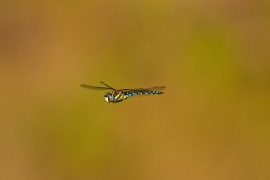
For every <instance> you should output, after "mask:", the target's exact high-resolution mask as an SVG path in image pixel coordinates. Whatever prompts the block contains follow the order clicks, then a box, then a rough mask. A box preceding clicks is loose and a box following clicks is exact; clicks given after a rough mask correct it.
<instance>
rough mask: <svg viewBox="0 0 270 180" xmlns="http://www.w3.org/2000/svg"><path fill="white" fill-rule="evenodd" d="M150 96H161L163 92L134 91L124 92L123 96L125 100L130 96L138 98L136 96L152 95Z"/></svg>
mask: <svg viewBox="0 0 270 180" xmlns="http://www.w3.org/2000/svg"><path fill="white" fill-rule="evenodd" d="M152 94H163V92H160V91H150V90H148V91H146V90H135V91H127V92H124V95H125V96H126V98H129V97H131V96H138V95H152Z"/></svg>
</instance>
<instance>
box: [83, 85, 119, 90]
mask: <svg viewBox="0 0 270 180" xmlns="http://www.w3.org/2000/svg"><path fill="white" fill-rule="evenodd" d="M80 86H81V87H83V88H86V89H92V90H98V91H100V90H108V89H112V88H109V87H97V86H90V85H86V84H81V85H80ZM112 90H114V89H112Z"/></svg>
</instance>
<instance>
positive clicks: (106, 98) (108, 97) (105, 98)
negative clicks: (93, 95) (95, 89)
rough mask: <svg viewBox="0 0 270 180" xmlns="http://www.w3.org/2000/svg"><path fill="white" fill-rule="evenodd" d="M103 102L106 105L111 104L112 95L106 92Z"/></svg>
mask: <svg viewBox="0 0 270 180" xmlns="http://www.w3.org/2000/svg"><path fill="white" fill-rule="evenodd" d="M104 100H105V102H106V103H109V102H112V101H114V95H113V94H112V93H110V92H108V93H107V94H105V96H104Z"/></svg>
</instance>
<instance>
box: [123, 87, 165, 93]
mask: <svg viewBox="0 0 270 180" xmlns="http://www.w3.org/2000/svg"><path fill="white" fill-rule="evenodd" d="M165 88H166V86H155V87H150V88H136V89H120V91H123V92H127V91H138V90H139V91H162V90H163V89H165Z"/></svg>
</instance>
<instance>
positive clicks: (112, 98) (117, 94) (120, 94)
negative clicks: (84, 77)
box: [80, 81, 166, 103]
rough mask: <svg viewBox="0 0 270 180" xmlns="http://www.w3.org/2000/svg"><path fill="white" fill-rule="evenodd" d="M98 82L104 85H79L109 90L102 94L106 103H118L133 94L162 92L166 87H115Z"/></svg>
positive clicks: (142, 94)
mask: <svg viewBox="0 0 270 180" xmlns="http://www.w3.org/2000/svg"><path fill="white" fill-rule="evenodd" d="M100 83H101V84H103V85H105V87H98V86H91V85H86V84H81V85H80V86H81V87H83V88H86V89H91V90H98V91H100V90H107V91H108V90H111V91H110V92H107V93H106V94H105V95H104V100H105V102H106V103H119V102H122V101H123V100H126V99H128V98H130V97H135V96H145V95H159V94H164V92H162V90H163V89H165V88H166V86H155V87H150V88H136V89H115V88H113V87H111V86H109V85H108V84H105V83H104V82H102V81H100Z"/></svg>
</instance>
